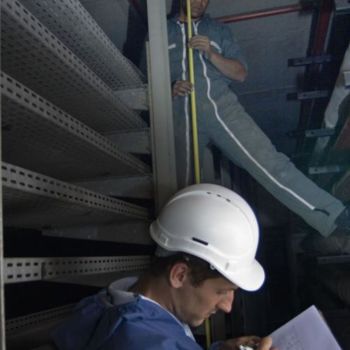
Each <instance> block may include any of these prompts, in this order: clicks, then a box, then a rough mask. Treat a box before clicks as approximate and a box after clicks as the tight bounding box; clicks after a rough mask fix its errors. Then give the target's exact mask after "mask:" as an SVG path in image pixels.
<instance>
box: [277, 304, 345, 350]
mask: <svg viewBox="0 0 350 350" xmlns="http://www.w3.org/2000/svg"><path fill="white" fill-rule="evenodd" d="M271 337H272V339H273V345H274V346H276V347H277V348H278V350H341V347H340V346H339V344H338V343H337V341H336V340H335V338H334V336H333V334H332V332H331V331H330V329H329V328H328V326H327V324H326V322H325V321H324V320H323V318H322V317H321V315H320V313H319V312H318V311H317V309H316V307H315V306H311V307H309V308H308V309H306V310H305V311H304V312H302V313H301V314H299V315H298V316H296V317H295V318H293V319H292V320H290V321H289V322H287V323H286V324H285V325H283V326H282V327H281V328H278V329H277V330H276V331H274V332H273V333H272V334H271Z"/></svg>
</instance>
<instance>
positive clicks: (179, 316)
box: [53, 184, 272, 350]
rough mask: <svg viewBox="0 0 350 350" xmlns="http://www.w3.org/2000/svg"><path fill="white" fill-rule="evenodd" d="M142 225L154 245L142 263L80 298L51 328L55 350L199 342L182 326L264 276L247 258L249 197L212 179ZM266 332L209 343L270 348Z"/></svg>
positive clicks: (253, 242) (255, 233)
mask: <svg viewBox="0 0 350 350" xmlns="http://www.w3.org/2000/svg"><path fill="white" fill-rule="evenodd" d="M150 233H151V236H152V238H153V239H154V241H155V242H156V243H157V245H158V248H157V251H156V256H155V258H154V261H153V262H152V264H151V266H150V268H149V269H148V271H147V272H146V273H145V274H144V275H143V276H141V277H140V278H139V279H137V278H125V279H122V280H118V281H116V282H114V283H112V284H111V285H110V286H109V288H108V289H107V290H104V291H102V292H101V293H99V294H98V295H96V296H93V297H90V298H87V299H84V300H83V301H82V302H81V303H80V304H79V306H78V308H77V310H76V313H75V315H74V316H73V317H72V319H71V320H70V321H68V322H67V323H65V324H64V325H62V326H61V327H60V328H59V329H57V330H56V331H55V333H54V337H53V339H54V343H55V345H56V347H57V348H58V349H60V350H73V349H74V350H80V349H81V350H82V349H84V350H97V349H99V350H112V349H118V350H141V349H142V350H153V349H154V350H156V349H157V350H159V349H164V350H180V349H181V350H186V349H188V350H192V349H193V350H199V349H202V348H201V347H200V346H199V344H198V343H197V342H196V341H195V339H194V337H193V335H192V332H191V329H190V327H197V326H199V325H201V324H202V323H203V322H204V320H205V319H207V318H209V317H210V315H212V314H213V313H215V312H217V311H219V310H222V311H224V312H227V313H228V312H230V311H231V308H232V302H233V300H234V294H235V292H236V290H237V289H238V288H242V289H245V290H249V291H253V290H257V289H258V288H260V286H261V285H262V283H263V281H264V278H265V276H264V270H263V268H262V267H261V265H260V264H259V263H258V262H257V261H256V260H255V254H256V250H257V246H258V240H259V230H258V225H257V221H256V218H255V215H254V213H253V211H252V210H251V208H250V207H249V205H248V204H247V203H246V202H245V201H244V200H243V199H242V198H241V197H240V196H239V195H237V194H236V193H234V192H232V191H231V190H229V189H226V188H224V187H221V186H217V185H209V184H201V185H193V186H190V187H187V188H185V189H183V190H182V191H180V192H178V193H177V194H176V195H175V196H174V197H172V198H171V199H170V200H169V202H168V203H167V204H166V205H165V206H164V208H163V210H162V211H161V213H160V215H159V217H158V219H157V220H155V221H154V222H153V223H152V225H151V227H150ZM271 342H272V341H271V339H270V338H269V337H266V338H262V339H261V338H259V337H255V336H248V337H242V338H238V339H231V340H226V341H222V342H218V343H215V344H213V345H212V347H211V349H212V350H214V349H215V350H230V349H232V350H237V349H242V348H244V346H251V347H252V348H254V349H259V350H270V349H272V344H271Z"/></svg>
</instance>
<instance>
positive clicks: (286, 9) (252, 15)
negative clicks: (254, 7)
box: [216, 4, 304, 23]
mask: <svg viewBox="0 0 350 350" xmlns="http://www.w3.org/2000/svg"><path fill="white" fill-rule="evenodd" d="M303 9H304V7H303V6H302V5H300V4H296V5H289V6H283V7H276V8H273V9H267V10H261V11H255V12H247V13H242V14H238V15H231V16H223V17H217V18H216V20H218V21H219V22H222V23H232V22H239V21H246V20H249V19H256V18H263V17H268V16H276V15H281V14H284V13H290V12H299V11H301V10H303Z"/></svg>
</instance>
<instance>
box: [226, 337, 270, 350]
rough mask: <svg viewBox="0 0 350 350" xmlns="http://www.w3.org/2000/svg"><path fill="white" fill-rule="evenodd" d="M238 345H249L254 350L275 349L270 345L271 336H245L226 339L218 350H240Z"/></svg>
mask: <svg viewBox="0 0 350 350" xmlns="http://www.w3.org/2000/svg"><path fill="white" fill-rule="evenodd" d="M240 345H243V346H248V347H251V348H252V349H256V350H277V349H276V348H274V347H272V339H271V337H265V338H259V337H256V336H247V337H240V338H234V339H230V340H226V341H225V342H224V343H223V344H222V345H221V347H220V348H219V350H240Z"/></svg>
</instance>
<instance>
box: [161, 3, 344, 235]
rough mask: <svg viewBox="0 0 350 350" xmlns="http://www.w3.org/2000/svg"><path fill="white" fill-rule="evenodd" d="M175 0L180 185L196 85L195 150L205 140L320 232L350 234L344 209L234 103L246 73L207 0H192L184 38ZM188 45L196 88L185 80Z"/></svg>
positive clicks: (185, 177)
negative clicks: (234, 87) (233, 84)
mask: <svg viewBox="0 0 350 350" xmlns="http://www.w3.org/2000/svg"><path fill="white" fill-rule="evenodd" d="M174 1H180V6H179V13H178V14H177V15H175V16H174V17H173V18H171V19H170V20H169V21H168V40H169V58H170V71H171V81H172V95H173V106H174V125H175V140H176V153H177V162H178V169H181V174H179V180H180V183H181V184H182V185H187V184H188V183H189V181H190V180H189V177H190V169H191V167H192V166H191V161H190V158H191V157H190V154H191V152H190V130H189V129H190V116H189V114H190V112H189V107H188V106H189V103H188V102H189V97H188V94H189V93H190V91H191V90H192V88H195V91H196V98H197V101H196V102H197V117H198V122H197V124H198V137H199V150H200V152H199V153H200V155H201V156H203V153H204V149H205V147H206V146H207V145H208V143H210V142H211V143H213V144H215V145H216V146H217V147H218V148H219V149H220V150H221V151H222V153H223V154H225V156H226V157H227V158H228V159H230V160H231V161H232V162H234V163H235V164H237V165H238V166H241V167H242V168H244V169H245V170H247V171H248V172H249V173H250V174H251V175H252V176H253V177H254V178H255V179H256V180H257V181H258V182H259V183H260V184H261V185H262V186H264V187H265V188H266V189H267V190H268V191H269V192H270V193H271V194H273V195H274V196H275V197H276V198H277V199H278V200H279V201H281V202H282V203H283V204H284V205H286V206H287V207H288V208H289V209H290V210H292V211H294V212H295V213H296V214H298V215H299V216H301V217H302V218H303V219H304V220H305V221H306V222H307V223H308V224H309V225H310V226H312V227H313V228H315V229H316V230H317V231H318V232H320V233H321V234H322V235H323V236H329V235H330V234H331V233H332V232H334V231H335V230H336V229H337V228H338V229H339V230H338V232H339V231H344V232H346V233H349V232H350V231H349V230H350V208H349V207H348V208H346V207H345V206H344V205H343V203H342V202H341V201H339V200H338V199H336V198H335V197H333V196H332V195H330V194H329V193H328V192H326V191H324V190H323V189H321V188H320V187H318V186H317V185H316V184H315V183H314V182H312V181H311V180H310V179H309V178H308V177H306V176H305V175H304V174H303V173H302V172H301V171H299V170H298V169H297V168H296V167H295V166H294V164H293V163H292V162H291V161H290V159H289V158H288V157H287V156H285V155H284V154H282V153H280V152H278V151H277V150H276V148H275V147H274V146H273V145H272V143H271V141H270V140H269V139H268V137H267V136H266V135H265V134H264V133H263V132H262V130H261V129H260V128H259V127H258V126H257V125H256V124H255V122H254V121H253V119H252V118H251V117H250V116H249V115H248V114H247V113H246V112H245V110H244V108H243V107H242V106H241V105H240V103H239V102H238V100H237V97H236V95H235V94H234V92H233V91H232V90H231V88H230V87H229V85H230V83H231V82H232V81H241V82H242V81H244V80H245V78H246V76H247V65H246V63H245V61H244V58H243V57H242V54H241V52H240V48H239V46H238V44H237V43H236V41H235V40H234V39H233V37H232V33H231V32H230V30H229V28H228V27H227V26H225V25H223V24H220V23H218V22H216V21H215V20H213V19H211V18H210V17H209V16H208V15H206V14H205V11H206V9H207V6H208V3H209V0H191V13H192V22H193V33H194V36H193V37H192V39H191V40H190V41H189V43H188V42H187V38H186V25H187V23H186V22H187V18H186V13H187V12H186V1H182V2H181V0H174ZM187 45H189V46H190V47H192V48H193V50H194V70H195V87H193V86H192V85H191V83H190V82H189V79H188V69H187ZM184 139H185V140H184ZM184 144H185V146H184ZM200 163H201V164H202V163H203V162H200ZM183 169H186V170H185V171H184V170H183ZM203 175H204V176H203V181H204V182H205V181H206V179H205V174H203Z"/></svg>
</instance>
